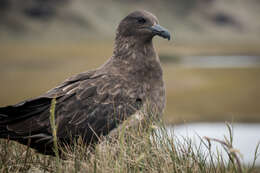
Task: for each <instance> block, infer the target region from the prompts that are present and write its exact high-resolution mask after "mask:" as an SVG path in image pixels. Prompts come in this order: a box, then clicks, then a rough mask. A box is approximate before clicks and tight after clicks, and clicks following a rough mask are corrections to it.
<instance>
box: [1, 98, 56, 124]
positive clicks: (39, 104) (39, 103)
mask: <svg viewBox="0 0 260 173" xmlns="http://www.w3.org/2000/svg"><path fill="white" fill-rule="evenodd" d="M50 102H51V99H50V98H38V99H33V100H28V101H25V102H21V103H19V104H16V105H13V106H6V107H1V108H0V125H7V124H10V123H12V124H13V123H16V122H19V121H22V120H24V119H27V118H30V117H32V116H34V115H36V114H39V113H41V112H43V111H45V110H46V109H48V107H49V106H50Z"/></svg>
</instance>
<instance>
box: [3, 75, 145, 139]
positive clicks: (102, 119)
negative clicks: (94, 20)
mask: <svg viewBox="0 0 260 173" xmlns="http://www.w3.org/2000/svg"><path fill="white" fill-rule="evenodd" d="M138 93H142V92H141V87H139V86H137V84H135V83H129V80H126V79H124V78H123V77H121V76H120V75H118V76H116V75H107V74H99V75H95V73H94V72H87V73H83V74H80V75H77V76H74V77H72V78H70V79H69V80H67V81H65V82H64V83H63V84H61V85H60V86H58V87H56V88H54V89H52V90H50V91H49V92H47V93H46V94H44V95H42V96H40V97H38V98H36V99H32V100H27V101H25V102H22V103H19V104H17V105H14V106H7V107H4V108H0V127H1V126H2V127H3V126H5V127H6V128H5V130H6V134H15V135H16V137H23V138H24V137H26V136H27V137H35V138H37V139H38V141H44V140H45V139H46V141H48V140H51V138H50V137H51V136H52V135H51V127H50V121H49V115H50V113H49V109H50V104H51V100H52V98H56V110H55V118H56V123H57V125H58V131H57V136H58V137H59V138H67V137H68V136H69V135H70V136H71V135H72V136H77V135H80V136H83V137H85V140H86V141H87V142H89V141H90V140H91V139H93V138H96V137H98V136H100V135H106V134H107V133H108V132H109V131H110V130H111V129H113V128H115V127H116V126H117V125H118V124H119V123H120V122H121V121H122V120H124V119H125V118H127V117H129V116H130V115H132V114H133V113H134V112H136V111H137V110H138V109H140V106H141V105H142V101H141V95H139V94H138ZM0 129H1V131H2V132H1V131H0V133H3V128H0ZM0 136H1V135H0Z"/></svg>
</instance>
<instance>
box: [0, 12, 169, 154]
mask: <svg viewBox="0 0 260 173" xmlns="http://www.w3.org/2000/svg"><path fill="white" fill-rule="evenodd" d="M155 35H159V36H161V37H163V38H168V39H170V34H169V32H168V31H167V30H166V29H164V28H162V27H161V26H160V25H159V24H158V20H157V18H156V17H155V16H154V15H153V14H151V13H149V12H146V11H135V12H133V13H131V14H129V15H128V16H126V17H125V18H124V19H123V20H122V21H121V22H120V24H119V26H118V28H117V33H116V39H115V48H114V52H113V56H112V57H111V58H110V59H109V60H108V61H107V62H106V63H105V64H104V65H102V66H101V67H99V68H98V69H95V70H92V71H88V72H85V73H81V74H78V75H76V76H73V77H71V78H69V79H67V80H66V81H65V82H63V83H62V84H61V85H59V86H57V87H56V88H54V89H52V90H50V91H48V92H47V93H45V94H43V95H41V96H39V97H37V98H35V99H31V100H26V101H24V102H21V103H18V104H16V105H13V106H7V107H2V108H0V138H8V139H11V140H15V141H18V142H20V143H22V144H27V143H28V139H30V140H31V141H30V147H32V148H35V149H36V150H38V151H39V152H41V153H44V154H53V151H52V145H53V143H52V142H53V141H52V132H51V126H50V121H49V115H50V113H49V109H50V104H51V100H52V98H54V97H55V98H56V101H57V103H56V110H55V116H56V121H57V122H56V123H57V124H58V130H57V137H58V139H59V140H60V142H69V141H71V137H72V138H73V139H74V138H77V137H78V136H82V137H83V139H84V142H85V143H86V144H91V143H95V142H96V141H97V139H98V136H100V135H107V134H108V133H109V132H110V131H111V130H112V129H114V128H116V127H117V125H118V124H120V122H122V121H123V120H124V119H126V118H128V117H130V116H131V115H133V114H134V113H135V112H136V111H137V110H139V109H141V107H142V106H144V104H145V103H146V102H149V103H150V104H151V107H153V108H155V109H157V110H158V111H159V112H160V113H162V111H163V109H164V106H165V89H164V83H163V79H162V68H161V65H160V61H159V58H158V55H157V53H156V51H155V49H154V46H153V43H152V38H153V37H154V36H155Z"/></svg>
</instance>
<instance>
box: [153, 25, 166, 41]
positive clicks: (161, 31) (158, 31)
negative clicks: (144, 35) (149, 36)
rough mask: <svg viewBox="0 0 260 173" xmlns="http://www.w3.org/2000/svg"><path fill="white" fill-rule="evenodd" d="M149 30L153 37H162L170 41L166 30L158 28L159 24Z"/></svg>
mask: <svg viewBox="0 0 260 173" xmlns="http://www.w3.org/2000/svg"><path fill="white" fill-rule="evenodd" d="M149 29H151V30H152V32H153V34H154V35H158V36H160V37H163V38H165V39H166V38H167V39H168V40H170V39H171V34H170V32H169V31H168V30H167V29H165V28H163V27H162V26H160V25H159V24H156V25H153V26H151V27H149Z"/></svg>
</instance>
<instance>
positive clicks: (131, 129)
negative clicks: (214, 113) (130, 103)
mask: <svg viewBox="0 0 260 173" xmlns="http://www.w3.org/2000/svg"><path fill="white" fill-rule="evenodd" d="M50 112H51V116H50V121H51V124H52V130H53V138H54V139H53V140H54V151H55V153H57V154H56V156H55V157H52V156H45V155H42V154H38V153H36V152H35V151H33V150H29V151H30V152H29V151H28V149H27V147H26V146H23V145H20V144H18V143H16V142H12V141H8V140H0V171H1V172H95V173H99V172H100V173H111V172H149V173H150V172H151V173H153V172H167V173H168V172H190V173H193V172H205V173H207V172H210V173H211V172H220V173H222V172H223V173H226V172H256V171H257V170H256V168H255V165H254V163H253V165H251V166H250V167H247V166H244V165H243V164H241V163H240V156H239V155H238V154H237V151H235V150H233V147H232V128H231V126H228V127H229V132H230V133H229V134H230V137H229V138H226V139H225V141H221V140H219V139H211V138H206V140H205V139H201V140H202V145H206V146H207V147H208V150H209V152H208V153H209V154H205V152H203V151H202V150H201V147H200V146H199V147H194V146H193V145H194V144H193V142H192V140H190V139H185V140H184V142H180V141H183V140H180V139H178V138H176V137H175V136H173V135H172V134H169V133H168V131H167V129H166V127H165V125H164V123H163V122H162V121H160V120H158V118H157V116H155V114H154V113H152V112H143V114H142V115H143V116H145V118H144V119H143V120H140V119H138V121H139V120H140V122H139V123H138V125H137V126H131V123H132V122H133V119H129V120H127V121H125V122H124V123H123V124H122V125H121V126H120V127H119V128H118V129H119V130H116V131H113V133H112V135H111V134H110V135H108V136H106V137H101V138H100V140H101V141H100V143H99V144H97V145H96V146H95V147H94V148H89V147H88V146H86V145H84V143H83V140H82V139H81V138H79V139H78V140H77V141H76V145H73V146H65V147H64V148H58V147H59V145H58V144H57V140H58V139H57V136H56V134H57V131H56V130H57V125H55V115H54V112H55V100H53V102H52V106H51V111H50ZM133 118H135V117H133ZM135 120H136V119H135ZM155 120H156V121H155ZM55 141H56V142H55ZM212 142H220V143H222V144H223V147H225V149H226V150H225V151H226V152H227V153H228V155H229V156H230V157H229V160H227V161H226V160H225V159H224V158H223V156H222V155H221V154H217V156H216V155H214V154H213V153H211V152H210V150H211V149H210V146H211V143H212ZM55 143H56V144H55ZM58 149H60V150H61V151H62V153H63V154H64V156H63V157H64V159H63V160H61V159H60V157H59V153H58ZM257 150H258V148H257V149H256V153H255V159H256V157H257V155H258V151H257ZM209 158H210V159H209ZM25 160H26V162H25ZM208 160H210V161H208Z"/></svg>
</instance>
